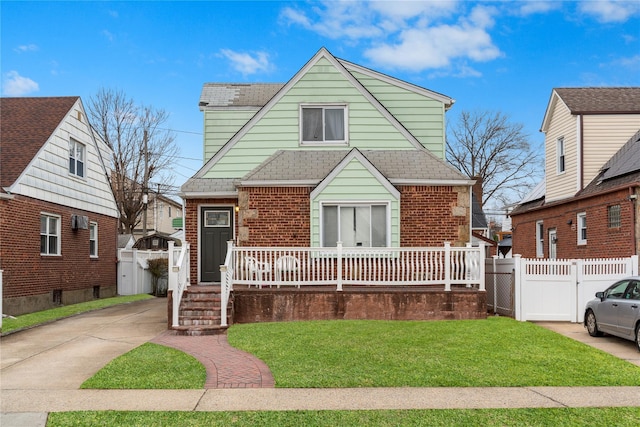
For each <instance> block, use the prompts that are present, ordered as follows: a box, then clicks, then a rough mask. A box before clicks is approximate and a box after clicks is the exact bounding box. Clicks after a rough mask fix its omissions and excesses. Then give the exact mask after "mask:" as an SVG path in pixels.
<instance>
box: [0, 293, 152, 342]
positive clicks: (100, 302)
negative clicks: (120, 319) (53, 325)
mask: <svg viewBox="0 0 640 427" xmlns="http://www.w3.org/2000/svg"><path fill="white" fill-rule="evenodd" d="M148 298H153V297H152V296H151V295H147V294H141V295H127V296H120V297H113V298H104V299H97V300H94V301H89V302H83V303H80V304H72V305H66V306H64V307H57V308H53V309H51V310H44V311H37V312H35V313H29V314H23V315H21V316H16V318H15V319H11V318H8V317H7V318H5V319H2V334H3V335H5V334H8V333H9V332H14V331H17V330H20V329H25V328H30V327H33V326H37V325H41V324H43V323H48V322H52V321H54V320H58V319H62V318H65V317H69V316H73V315H75V314H79V313H84V312H87V311H92V310H97V309H100V308H104V307H109V306H112V305H118V304H124V303H128V302H133V301H140V300H143V299H148Z"/></svg>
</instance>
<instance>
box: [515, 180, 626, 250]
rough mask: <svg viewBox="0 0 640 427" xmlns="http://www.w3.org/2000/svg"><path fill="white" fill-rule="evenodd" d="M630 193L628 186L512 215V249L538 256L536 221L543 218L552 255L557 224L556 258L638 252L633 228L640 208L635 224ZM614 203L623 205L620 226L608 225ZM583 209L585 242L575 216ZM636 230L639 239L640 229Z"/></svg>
mask: <svg viewBox="0 0 640 427" xmlns="http://www.w3.org/2000/svg"><path fill="white" fill-rule="evenodd" d="M628 197H629V192H628V190H627V189H623V190H619V191H616V192H612V193H607V194H602V195H597V196H594V197H590V198H586V199H582V200H575V201H569V202H567V203H561V204H551V205H549V206H546V207H543V208H539V209H536V210H533V211H530V212H525V213H522V214H517V215H513V216H512V217H511V224H512V230H513V253H514V254H520V255H522V256H523V257H525V258H535V257H536V221H539V220H542V221H543V224H544V257H545V258H546V257H548V256H549V242H548V241H547V240H548V236H549V234H548V233H549V229H550V228H555V229H556V232H557V238H558V242H557V244H556V249H557V258H564V259H572V258H617V257H628V256H630V255H634V254H636V253H638V252H637V250H638V249H637V246H636V245H637V242H636V241H634V232H633V228H634V227H636V229H637V228H638V215H637V213H638V212H636V215H635V217H636V224H633V217H634V214H633V202H631V201H630V200H629V199H628ZM612 205H620V219H621V226H620V227H617V228H609V227H608V211H607V208H608V207H609V206H612ZM580 212H586V215H587V244H586V245H578V243H577V241H578V235H577V233H578V230H577V219H576V217H577V214H578V213H580ZM569 221H571V224H569ZM635 234H636V239H637V238H638V236H637V234H638V233H635Z"/></svg>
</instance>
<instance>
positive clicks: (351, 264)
mask: <svg viewBox="0 0 640 427" xmlns="http://www.w3.org/2000/svg"><path fill="white" fill-rule="evenodd" d="M484 265H485V263H484V248H483V247H475V248H474V247H471V245H470V244H468V245H467V247H464V248H460V247H451V245H450V244H449V243H448V242H445V244H444V247H442V248H362V247H356V248H344V247H343V246H342V245H341V244H340V243H338V246H337V247H335V248H285V247H282V248H280V247H278V248H260V247H234V246H233V243H232V242H229V246H228V250H227V259H226V261H225V264H224V265H222V266H221V267H220V272H221V277H222V279H221V280H222V284H221V293H222V297H221V299H222V317H221V325H222V326H226V325H227V316H226V309H225V308H226V306H227V303H228V301H229V295H230V293H231V290H232V289H233V286H234V285H248V286H256V287H259V288H261V287H263V286H270V287H272V286H276V287H278V288H279V287H280V286H296V287H301V286H308V285H325V286H336V290H337V291H342V289H343V286H344V285H384V286H413V285H444V288H445V291H450V290H451V285H465V286H467V287H471V286H473V285H477V286H478V288H479V289H480V290H484Z"/></svg>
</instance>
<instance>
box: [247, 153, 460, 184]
mask: <svg viewBox="0 0 640 427" xmlns="http://www.w3.org/2000/svg"><path fill="white" fill-rule="evenodd" d="M349 152H350V150H284V151H277V152H276V153H274V154H273V155H272V156H271V157H270V158H269V159H267V160H265V161H264V162H263V163H262V164H261V165H260V166H258V167H257V168H256V169H254V170H253V171H251V172H250V173H248V174H247V175H245V176H244V177H243V179H242V180H243V181H308V180H317V181H320V180H322V179H324V178H325V177H326V176H327V175H328V174H329V173H330V172H331V171H332V170H333V169H334V168H335V167H336V166H337V165H338V163H340V161H342V159H343V158H344V157H345V156H346V155H347V154H348V153H349ZM362 154H363V155H364V156H365V157H366V158H367V159H368V160H369V161H370V162H371V163H372V164H373V165H374V166H375V167H376V168H377V169H378V170H379V171H380V172H381V173H382V174H383V175H384V176H385V177H387V179H389V180H394V179H413V180H464V179H468V178H467V177H465V176H464V175H462V174H461V173H460V172H458V171H457V170H456V169H454V168H453V167H452V166H450V165H448V164H447V163H445V162H444V161H442V160H441V159H439V158H437V157H436V156H434V155H433V154H431V153H429V152H428V151H426V150H362Z"/></svg>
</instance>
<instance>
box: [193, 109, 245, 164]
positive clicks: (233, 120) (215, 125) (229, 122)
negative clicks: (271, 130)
mask: <svg viewBox="0 0 640 427" xmlns="http://www.w3.org/2000/svg"><path fill="white" fill-rule="evenodd" d="M255 113H256V110H212V111H211V110H209V111H205V112H204V161H205V163H206V162H207V161H208V160H209V159H210V158H211V157H213V155H214V154H216V153H217V152H218V150H220V148H222V146H223V145H224V144H226V143H227V141H229V140H230V139H231V137H232V136H233V135H235V134H236V133H237V132H238V131H239V130H240V128H242V126H244V125H245V123H247V122H248V121H249V119H251V117H253V116H254V115H255Z"/></svg>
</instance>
